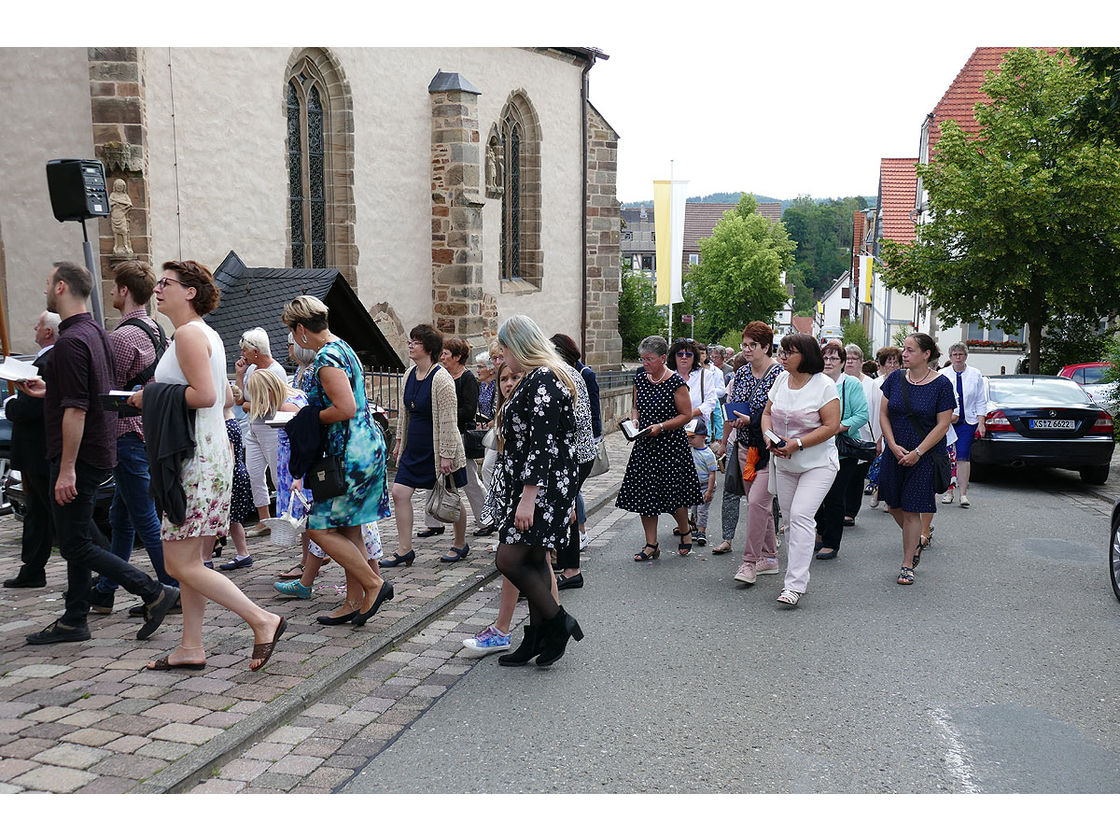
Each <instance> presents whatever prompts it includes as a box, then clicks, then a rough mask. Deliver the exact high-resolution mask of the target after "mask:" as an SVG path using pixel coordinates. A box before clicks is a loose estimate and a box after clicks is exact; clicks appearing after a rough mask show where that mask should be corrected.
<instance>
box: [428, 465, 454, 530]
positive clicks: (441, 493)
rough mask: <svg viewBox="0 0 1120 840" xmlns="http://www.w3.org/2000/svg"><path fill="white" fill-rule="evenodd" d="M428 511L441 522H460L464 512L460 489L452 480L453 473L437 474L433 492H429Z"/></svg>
mask: <svg viewBox="0 0 1120 840" xmlns="http://www.w3.org/2000/svg"><path fill="white" fill-rule="evenodd" d="M425 509H426V511H427V513H428V514H429V515H430V516H432V517H433V518H435V519H438V520H439V521H440V522H458V521H459V517H460V515H462V512H463V503H462V502H461V501H460V499H459V491H458V489H456V487H455V484H454V483H453V482H452V479H451V474H450V473H449V474H447V475H439V476H436V483H435V485H434V486H433V487H432V492H431V493H429V494H428V504H427V506H426V508H425Z"/></svg>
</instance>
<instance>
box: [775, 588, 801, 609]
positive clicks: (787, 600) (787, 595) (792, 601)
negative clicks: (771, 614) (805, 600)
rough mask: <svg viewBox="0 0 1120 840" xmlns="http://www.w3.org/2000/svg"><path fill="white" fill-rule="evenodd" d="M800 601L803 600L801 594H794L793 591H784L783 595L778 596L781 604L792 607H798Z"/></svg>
mask: <svg viewBox="0 0 1120 840" xmlns="http://www.w3.org/2000/svg"><path fill="white" fill-rule="evenodd" d="M799 600H801V593H800V592H794V591H793V590H792V589H783V590H782V594H781V595H779V596H778V603H779V604H786V605H788V606H791V607H796V606H797V602H798V601H799Z"/></svg>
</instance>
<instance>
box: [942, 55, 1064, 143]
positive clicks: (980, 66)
mask: <svg viewBox="0 0 1120 840" xmlns="http://www.w3.org/2000/svg"><path fill="white" fill-rule="evenodd" d="M1013 49H1015V47H977V48H976V49H975V50H974V51H973V53H972V55H971V56H969V58H968V61H966V62H965V63H964V67H962V68H961V72H959V73H958V74H957V78H955V79H954V80H953V83H952V84H951V85H949V89H948V90H947V91H945V95H944V96H942V97H941V101H940V102H938V103H937V105H936V106H935V107H934V109H933V112H932V114H933V121H932V123H931V124H930V128H929V151H930V153H931V155H930V157H932V152H933V147H934V146H936V145H937V141H938V140H940V139H941V123H942V122H944V121H945V120H956V122H957V124H958V125H959V126H960V127H961V128H962V129H963V130H964V132H965V133H966V134H975V133H976V132H977V131H979V128H980V127H979V126H978V125H977V124H976V118H975V117H974V116H973V113H972V109H973V108H974V107H975V106H976V103H978V102H990V101H991V100H990V99H988V97H987V96H985V95H983V94H982V93H980V85H982V84H984V81H985V74H987V73H989V72H999V65H1000V62H1001V61H1003V55H1004V53H1006V52H1010V51H1011V50H1013ZM1037 49H1044V50H1046V52H1048V53H1051V54H1052V53H1055V52H1057V49H1058V48H1057V47H1038V48H1037Z"/></svg>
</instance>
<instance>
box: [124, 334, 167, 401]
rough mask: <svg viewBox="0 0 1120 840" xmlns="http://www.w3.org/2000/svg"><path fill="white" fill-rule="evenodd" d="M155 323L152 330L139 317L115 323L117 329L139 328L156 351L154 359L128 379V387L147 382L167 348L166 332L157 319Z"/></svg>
mask: <svg viewBox="0 0 1120 840" xmlns="http://www.w3.org/2000/svg"><path fill="white" fill-rule="evenodd" d="M155 325H156V329H155V330H153V329H152V328H151V327H150V326H148V324H147V322H146V321H144V320H143V319H141V318H126V319H125V320H123V321H121V322H120V323H119V324H117V328H118V329H120V328H121V327H137V328H139V329H140V330H141V331H143V333H144V334H145V335H147V336H148V340H149V341H151V342H152V349H153V350H155V352H156V358H155V361H154V362H152V363H151V364H150V365H148V366H147V367H146V368H144V369H143V370H141V371H139V372H138V373H137V374H136V375H135V376H134V377H132V379H130V380H128V382H127V384H128V385H129V386H130V387H135V386H136V385H145V384H147V382H148V380H149V379H151V378H152V376H154V375H155V372H156V365H158V364H159V360H160V357H162V356H163V353H164V351H165V350H166V349H167V334H166V333H164V331H163V327H161V326H160V325H159V322H158V321H156V322H155ZM157 330H158V332H157Z"/></svg>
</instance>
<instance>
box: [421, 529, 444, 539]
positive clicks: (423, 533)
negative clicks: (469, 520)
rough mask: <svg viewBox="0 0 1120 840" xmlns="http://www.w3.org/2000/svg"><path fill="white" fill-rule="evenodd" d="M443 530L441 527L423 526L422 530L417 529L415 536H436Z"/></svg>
mask: <svg viewBox="0 0 1120 840" xmlns="http://www.w3.org/2000/svg"><path fill="white" fill-rule="evenodd" d="M443 530H444V529H443V528H442V527H438V528H425V529H424V530H423V531H417V532H416V536H418V537H419V538H420V539H424V538H425V537H438V536H439V535H440V534H442V533H443Z"/></svg>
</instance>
